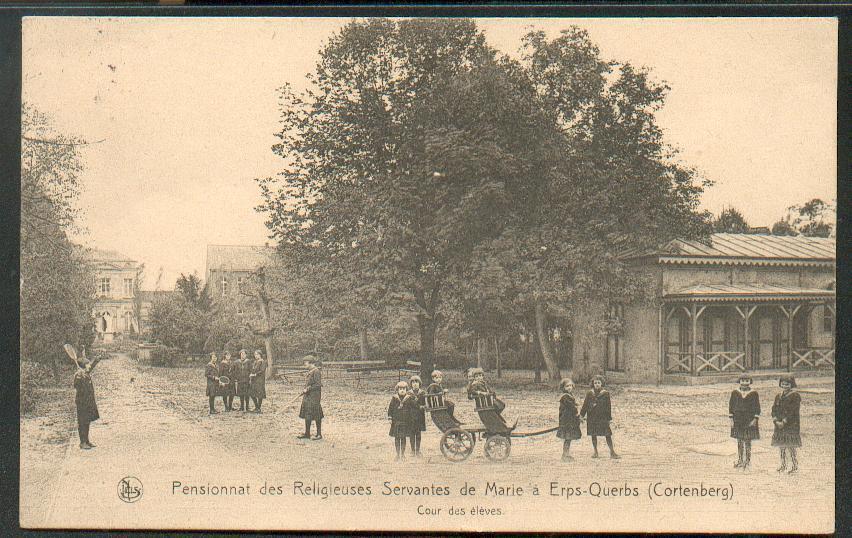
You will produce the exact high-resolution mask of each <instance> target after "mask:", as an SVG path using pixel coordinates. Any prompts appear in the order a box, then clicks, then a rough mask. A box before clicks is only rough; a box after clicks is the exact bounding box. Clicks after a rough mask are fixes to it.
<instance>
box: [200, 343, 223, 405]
mask: <svg viewBox="0 0 852 538" xmlns="http://www.w3.org/2000/svg"><path fill="white" fill-rule="evenodd" d="M204 377H205V378H206V379H207V401H208V403H209V405H210V414H211V415H215V414H216V396H218V395H219V394H220V390H219V365H218V364H217V358H216V354H215V353H211V354H210V362H208V363H207V365H206V366H205V367H204Z"/></svg>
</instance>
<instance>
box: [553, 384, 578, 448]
mask: <svg viewBox="0 0 852 538" xmlns="http://www.w3.org/2000/svg"><path fill="white" fill-rule="evenodd" d="M559 388H560V389H562V397H561V398H559V430H557V432H556V437H558V438H559V439H562V461H570V460H572V459H574V458H572V457H571V455H570V450H571V441H575V440H577V439H581V438H582V437H583V434H582V432H580V413H579V412H578V411H577V400H575V399H574V394H572V392H573V391H574V381H572V380H571V379H570V378H565V379H563V380H562V381H561V382H560V383H559Z"/></svg>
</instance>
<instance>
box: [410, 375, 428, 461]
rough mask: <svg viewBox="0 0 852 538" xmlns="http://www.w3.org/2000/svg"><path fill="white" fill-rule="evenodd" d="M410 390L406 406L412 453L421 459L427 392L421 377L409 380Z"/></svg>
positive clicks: (414, 376) (412, 377)
mask: <svg viewBox="0 0 852 538" xmlns="http://www.w3.org/2000/svg"><path fill="white" fill-rule="evenodd" d="M408 384H409V387H410V388H409V390H408V394H407V395H406V399H407V400H408V402H406V405H407V406H408V410H409V415H410V416H409V425H410V431H409V434H410V435H411V439H410V444H411V451H412V452H413V453H414V456H416V457H418V458H419V457H420V439H421V436H422V433H423V432H425V431H426V411H425V409H426V391H425V390H423V389H421V388H420V385H421V382H420V376H418V375H413V376H411V378H409V380H408Z"/></svg>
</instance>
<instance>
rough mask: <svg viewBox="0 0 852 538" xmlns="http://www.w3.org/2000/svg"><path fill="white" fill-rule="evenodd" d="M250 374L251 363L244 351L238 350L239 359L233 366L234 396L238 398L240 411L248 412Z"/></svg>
mask: <svg viewBox="0 0 852 538" xmlns="http://www.w3.org/2000/svg"><path fill="white" fill-rule="evenodd" d="M250 374H251V363H249V360H248V354H247V353H246V350H245V349H241V350H240V358H239V360H237V362H236V363H235V364H234V376H236V381H235V386H234V388H235V391H234V392H235V394H236V395H237V396H239V397H240V411H248V410H249V404H248V402H249V375H250Z"/></svg>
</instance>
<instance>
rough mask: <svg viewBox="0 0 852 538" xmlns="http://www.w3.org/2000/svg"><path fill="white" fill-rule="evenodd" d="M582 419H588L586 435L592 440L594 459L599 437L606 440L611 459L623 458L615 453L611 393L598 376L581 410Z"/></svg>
mask: <svg viewBox="0 0 852 538" xmlns="http://www.w3.org/2000/svg"><path fill="white" fill-rule="evenodd" d="M580 417H581V418H585V419H586V435H588V436H589V437H591V438H592V448H593V449H594V451H595V452H594V454H592V457H593V458H597V457H598V437H599V436H602V437H604V438H606V445H607V446H608V447H609V457H610V458H612V459H618V458H620V457H621V456H619V455H618V454H616V453H615V449H614V448H613V447H612V429H611V428H610V426H609V423H610V422H611V421H612V401H611V400H610V397H609V391H607V390H606V389H604V378H603V376H602V375H596V376H595V377H593V378H592V388H591V390H590V391H589V392H587V393H586V399H585V400H583V407H582V409H580Z"/></svg>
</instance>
